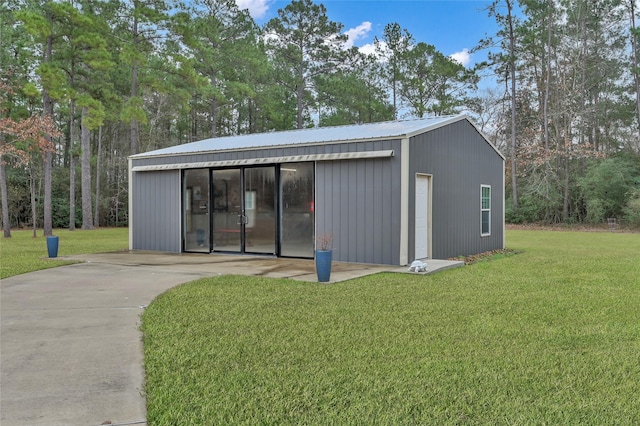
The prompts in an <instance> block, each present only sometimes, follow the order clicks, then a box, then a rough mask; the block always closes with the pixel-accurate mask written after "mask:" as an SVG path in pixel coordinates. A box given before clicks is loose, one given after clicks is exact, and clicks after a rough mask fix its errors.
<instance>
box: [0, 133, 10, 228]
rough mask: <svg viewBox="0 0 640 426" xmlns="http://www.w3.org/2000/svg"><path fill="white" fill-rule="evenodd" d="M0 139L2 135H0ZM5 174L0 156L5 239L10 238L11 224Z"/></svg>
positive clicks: (0, 187)
mask: <svg viewBox="0 0 640 426" xmlns="http://www.w3.org/2000/svg"><path fill="white" fill-rule="evenodd" d="M0 138H2V135H0ZM7 192H8V191H7V172H6V170H5V168H4V161H3V160H2V156H0V195H1V196H2V230H3V232H4V237H5V238H11V222H9V200H8V199H7Z"/></svg>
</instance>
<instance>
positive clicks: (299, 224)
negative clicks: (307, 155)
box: [280, 163, 315, 258]
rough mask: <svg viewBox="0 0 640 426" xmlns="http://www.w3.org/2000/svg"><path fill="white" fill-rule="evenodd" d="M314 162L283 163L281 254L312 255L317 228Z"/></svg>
mask: <svg viewBox="0 0 640 426" xmlns="http://www.w3.org/2000/svg"><path fill="white" fill-rule="evenodd" d="M314 189H315V178H314V164H313V163H287V164H283V165H282V166H281V167H280V194H281V200H280V202H281V210H280V211H281V213H282V215H281V222H280V223H281V226H280V255H281V256H291V257H308V258H313V251H314V232H315V208H314V206H315V204H314V203H315V196H314Z"/></svg>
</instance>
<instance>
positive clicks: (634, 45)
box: [629, 0, 640, 131]
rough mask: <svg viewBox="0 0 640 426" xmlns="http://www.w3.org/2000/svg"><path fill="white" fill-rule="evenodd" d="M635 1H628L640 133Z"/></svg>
mask: <svg viewBox="0 0 640 426" xmlns="http://www.w3.org/2000/svg"><path fill="white" fill-rule="evenodd" d="M635 2H636V0H630V1H629V4H630V13H631V48H632V50H633V66H632V69H633V81H634V83H635V92H636V118H637V119H638V130H639V131H640V76H639V75H638V72H639V70H638V65H639V64H638V37H637V34H636V10H635Z"/></svg>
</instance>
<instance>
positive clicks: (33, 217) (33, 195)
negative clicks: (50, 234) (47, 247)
mask: <svg viewBox="0 0 640 426" xmlns="http://www.w3.org/2000/svg"><path fill="white" fill-rule="evenodd" d="M29 190H30V191H31V222H33V238H36V237H37V236H38V235H37V232H36V230H37V229H38V228H37V221H38V211H37V206H36V177H35V176H34V170H33V162H31V161H30V162H29Z"/></svg>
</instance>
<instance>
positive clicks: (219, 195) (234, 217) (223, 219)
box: [212, 169, 243, 252]
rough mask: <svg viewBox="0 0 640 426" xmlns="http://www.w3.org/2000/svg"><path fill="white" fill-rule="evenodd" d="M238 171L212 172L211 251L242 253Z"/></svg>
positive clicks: (240, 196)
mask: <svg viewBox="0 0 640 426" xmlns="http://www.w3.org/2000/svg"><path fill="white" fill-rule="evenodd" d="M240 177H241V175H240V169H226V170H214V171H213V172H212V180H213V250H214V251H237V252H239V251H242V230H243V229H242V222H243V211H242V182H241V179H240Z"/></svg>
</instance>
